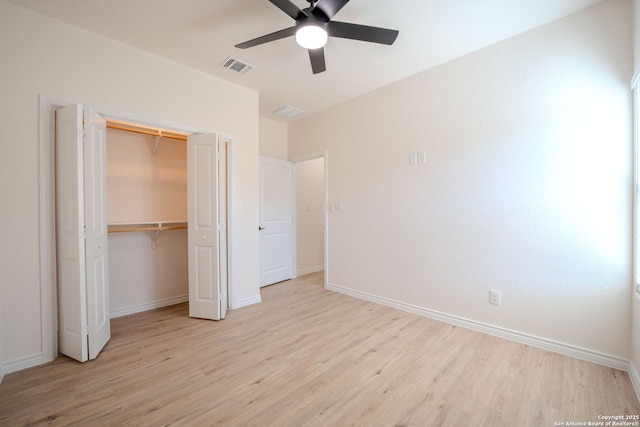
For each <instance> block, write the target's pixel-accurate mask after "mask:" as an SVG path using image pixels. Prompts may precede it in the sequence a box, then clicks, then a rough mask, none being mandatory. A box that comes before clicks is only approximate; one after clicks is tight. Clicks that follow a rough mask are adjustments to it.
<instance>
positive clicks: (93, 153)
mask: <svg viewBox="0 0 640 427" xmlns="http://www.w3.org/2000/svg"><path fill="white" fill-rule="evenodd" d="M106 133H107V128H106V123H105V121H104V119H102V117H100V116H99V115H98V114H97V113H96V112H95V111H93V109H91V108H86V109H85V144H84V146H85V149H84V200H85V207H84V208H85V227H86V243H85V248H86V249H85V251H86V270H87V271H86V273H87V323H88V328H89V335H88V337H89V359H95V358H96V357H97V356H98V353H100V351H101V350H102V348H103V347H104V346H105V345H106V344H107V341H109V339H110V338H111V323H110V317H109V278H108V271H109V268H108V265H109V264H108V260H107V254H108V248H107V242H108V239H107V221H106V211H107V210H106V198H107V197H106V170H105V169H106V163H107V159H106V156H107V147H106Z"/></svg>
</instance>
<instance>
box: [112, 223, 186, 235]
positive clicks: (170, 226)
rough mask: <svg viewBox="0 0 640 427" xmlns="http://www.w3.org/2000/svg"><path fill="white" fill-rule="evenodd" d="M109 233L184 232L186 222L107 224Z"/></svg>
mask: <svg viewBox="0 0 640 427" xmlns="http://www.w3.org/2000/svg"><path fill="white" fill-rule="evenodd" d="M107 229H108V231H109V233H131V232H136V231H163V230H185V229H187V223H186V222H141V223H130V224H109V225H108V227H107Z"/></svg>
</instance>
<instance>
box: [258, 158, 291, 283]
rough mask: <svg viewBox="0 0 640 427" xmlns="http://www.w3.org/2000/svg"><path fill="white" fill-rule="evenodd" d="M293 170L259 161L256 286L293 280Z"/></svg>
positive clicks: (287, 165) (269, 160)
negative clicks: (258, 245) (258, 236)
mask: <svg viewBox="0 0 640 427" xmlns="http://www.w3.org/2000/svg"><path fill="white" fill-rule="evenodd" d="M292 198H293V169H292V166H291V162H288V161H286V160H279V159H272V158H269V157H260V226H259V229H260V286H261V287H262V286H267V285H270V284H272V283H276V282H281V281H283V280H287V279H291V278H292V277H293V250H292V247H293V206H292Z"/></svg>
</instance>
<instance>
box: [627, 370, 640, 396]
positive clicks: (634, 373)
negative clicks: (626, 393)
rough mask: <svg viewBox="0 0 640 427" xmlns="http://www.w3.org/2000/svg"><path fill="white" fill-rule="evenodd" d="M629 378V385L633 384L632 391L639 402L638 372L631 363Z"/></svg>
mask: <svg viewBox="0 0 640 427" xmlns="http://www.w3.org/2000/svg"><path fill="white" fill-rule="evenodd" d="M629 377H630V378H631V384H633V389H634V390H635V391H636V396H637V397H638V400H639V401H640V375H639V374H638V370H637V369H636V366H635V365H634V364H633V363H630V364H629Z"/></svg>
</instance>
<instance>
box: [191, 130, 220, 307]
mask: <svg viewBox="0 0 640 427" xmlns="http://www.w3.org/2000/svg"><path fill="white" fill-rule="evenodd" d="M227 146H228V140H227V139H226V138H224V137H222V136H220V135H217V134H198V135H191V136H189V138H188V140H187V188H188V196H187V198H188V204H189V206H188V212H189V213H188V216H189V243H188V245H189V316H191V317H198V318H202V319H212V320H220V319H223V318H224V317H225V316H226V312H227V305H228V303H227V191H226V188H227V179H226V176H227Z"/></svg>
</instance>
